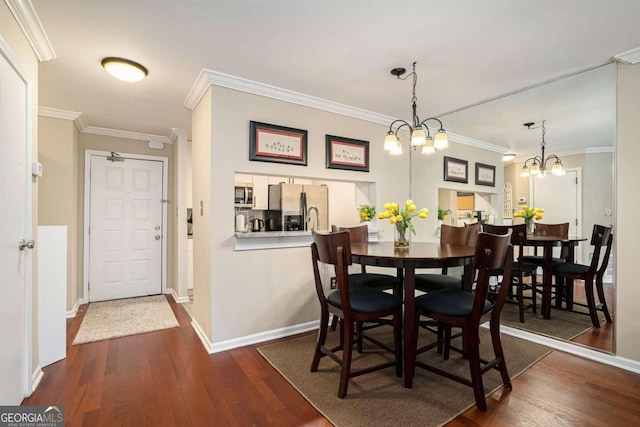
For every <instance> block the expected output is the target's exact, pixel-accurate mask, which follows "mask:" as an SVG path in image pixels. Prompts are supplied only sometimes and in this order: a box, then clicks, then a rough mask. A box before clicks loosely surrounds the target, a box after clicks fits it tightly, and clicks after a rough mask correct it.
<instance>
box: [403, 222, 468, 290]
mask: <svg viewBox="0 0 640 427" xmlns="http://www.w3.org/2000/svg"><path fill="white" fill-rule="evenodd" d="M440 227H441V228H440V243H441V244H448V245H451V246H467V247H475V245H476V241H477V239H478V233H479V232H480V223H478V222H476V223H473V224H470V225H466V226H464V227H455V226H452V225H447V224H442V225H441V226H440ZM415 280H416V289H418V290H420V291H422V292H433V291H437V290H439V289H462V278H460V277H456V276H450V275H449V274H448V269H447V267H443V268H442V270H441V273H440V274H437V273H420V274H416V279H415Z"/></svg>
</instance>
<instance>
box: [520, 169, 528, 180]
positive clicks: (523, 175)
mask: <svg viewBox="0 0 640 427" xmlns="http://www.w3.org/2000/svg"><path fill="white" fill-rule="evenodd" d="M520 176H521V177H522V178H528V177H529V168H528V167H527V166H523V167H522V170H521V171H520Z"/></svg>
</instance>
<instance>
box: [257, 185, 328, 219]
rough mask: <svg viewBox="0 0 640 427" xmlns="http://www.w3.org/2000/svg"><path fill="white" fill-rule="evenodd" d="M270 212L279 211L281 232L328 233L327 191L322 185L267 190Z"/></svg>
mask: <svg viewBox="0 0 640 427" xmlns="http://www.w3.org/2000/svg"><path fill="white" fill-rule="evenodd" d="M269 210H270V211H272V212H273V211H279V213H277V215H279V216H280V221H281V224H282V227H281V230H283V231H295V230H312V229H313V230H328V229H329V188H328V187H327V186H325V185H307V184H284V183H281V184H277V185H270V186H269Z"/></svg>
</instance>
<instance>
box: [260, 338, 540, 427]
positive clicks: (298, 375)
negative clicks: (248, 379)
mask: <svg viewBox="0 0 640 427" xmlns="http://www.w3.org/2000/svg"><path fill="white" fill-rule="evenodd" d="M382 329H383V328H377V329H374V330H371V331H369V334H371V335H375V336H376V338H379V339H382V340H384V341H385V342H387V343H389V342H392V337H391V333H389V331H390V330H391V328H384V329H387V330H386V331H384V332H382ZM426 335H427V333H426V332H425V331H421V334H420V336H421V340H422V338H424V337H426ZM337 336H338V332H330V333H329V337H328V338H327V342H328V343H329V344H331V343H336V342H337V341H336V340H337ZM426 338H427V339H428V338H429V337H426ZM480 339H481V351H480V353H481V356H482V357H484V358H485V359H488V358H489V357H490V356H491V354H490V353H491V352H490V351H488V350H490V348H491V339H490V337H489V332H488V331H486V330H484V328H481V330H480ZM315 341H316V335H306V336H304V337H301V338H297V339H292V340H287V341H283V342H281V343H277V344H272V345H268V346H264V347H260V348H259V349H258V351H259V352H260V354H262V356H264V358H265V359H267V361H269V363H271V365H273V367H274V368H276V369H277V370H278V371H279V372H280V373H281V374H282V376H284V377H285V378H286V379H287V381H289V382H290V383H291V384H292V385H293V386H294V387H295V388H296V389H297V390H298V391H299V392H300V393H301V394H302V395H303V396H304V397H305V399H307V400H308V401H309V402H310V403H311V404H312V405H313V406H314V407H315V408H316V409H318V411H320V412H321V413H322V414H323V415H324V416H325V417H326V418H327V419H329V421H331V422H332V423H333V424H334V425H336V426H349V427H357V426H362V427H371V426H421V427H427V426H441V425H443V424H445V423H447V422H448V421H450V420H451V419H453V418H455V417H456V416H458V415H459V414H460V413H462V412H463V411H464V410H466V409H467V408H469V407H472V406H474V405H475V400H474V397H473V390H472V389H471V388H470V387H465V386H464V385H462V384H458V383H456V382H454V381H451V380H449V379H446V378H443V377H440V376H438V375H435V374H432V373H430V372H427V371H425V370H424V369H419V368H418V369H416V376H415V378H414V380H413V388H412V389H407V388H404V385H403V380H402V379H401V378H397V377H396V376H395V370H394V369H393V368H389V369H383V370H381V371H377V372H374V373H370V374H367V375H363V376H361V377H356V378H352V379H351V380H350V381H349V389H348V391H347V396H346V398H344V399H339V398H338V396H337V395H338V381H339V378H340V367H339V366H338V364H337V363H335V362H334V361H333V360H331V359H329V358H328V357H324V358H323V359H322V360H321V362H320V368H319V369H318V372H314V373H312V372H309V367H310V366H311V359H312V357H313V350H314V345H315ZM456 341H457V344H459V340H456ZM502 345H503V348H504V353H505V358H506V361H507V368H508V370H509V375H510V376H511V378H514V377H515V376H517V375H519V374H520V373H522V372H523V371H524V370H525V369H527V368H528V367H529V366H531V365H532V364H534V363H535V362H536V361H538V360H539V359H540V358H542V357H543V356H545V355H546V354H548V353H549V352H550V349H549V348H548V347H544V346H541V345H538V344H534V343H531V342H528V341H524V340H521V339H518V338H515V337H510V336H506V335H503V336H502ZM365 348H367V347H365ZM368 348H369V349H371V348H372V347H371V344H369V347H368ZM362 356H363V355H361V354H358V353H357V352H354V355H353V362H352V363H353V366H356V367H358V368H362V367H364V366H367V365H368V364H371V363H379V362H380V361H381V360H380V358H382V357H384V358H387V357H388V356H387V355H386V354H384V355H382V354H380V353H378V354H371V353H369V354H366V356H367V357H362ZM419 358H420V360H430V361H431V362H435V363H436V364H437V365H440V366H446V367H445V368H444V369H447V370H451V371H453V372H455V373H457V374H460V375H463V376H465V377H467V378H470V373H469V364H468V361H467V360H466V359H462V357H461V356H460V355H459V354H457V353H452V354H451V360H449V361H446V362H445V361H443V360H442V358H441V357H439V356H437V354H436V352H435V351H433V352H429V353H426V354H423V355H420V356H419ZM483 381H484V389H485V391H486V392H487V395H489V394H491V393H492V392H493V391H495V390H497V389H498V388H499V387H500V386H501V385H502V382H501V380H500V374H499V373H498V372H497V371H494V370H492V371H491V372H487V373H486V374H485V375H483Z"/></svg>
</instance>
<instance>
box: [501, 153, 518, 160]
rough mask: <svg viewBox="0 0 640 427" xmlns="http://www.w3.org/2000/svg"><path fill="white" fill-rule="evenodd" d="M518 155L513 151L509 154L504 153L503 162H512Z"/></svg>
mask: <svg viewBox="0 0 640 427" xmlns="http://www.w3.org/2000/svg"><path fill="white" fill-rule="evenodd" d="M515 158H516V155H515V154H512V153H507V154H503V155H502V161H503V162H510V161H511V160H513V159H515Z"/></svg>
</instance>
